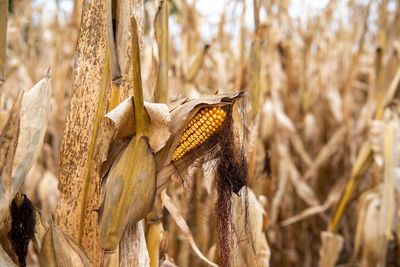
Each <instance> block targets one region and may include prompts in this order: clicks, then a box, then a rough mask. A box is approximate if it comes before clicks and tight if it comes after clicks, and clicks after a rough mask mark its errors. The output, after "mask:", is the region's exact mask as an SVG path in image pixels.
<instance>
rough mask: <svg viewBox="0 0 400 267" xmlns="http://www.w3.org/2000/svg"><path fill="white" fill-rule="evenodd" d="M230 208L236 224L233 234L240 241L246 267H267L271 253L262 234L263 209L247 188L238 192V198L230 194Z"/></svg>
mask: <svg viewBox="0 0 400 267" xmlns="http://www.w3.org/2000/svg"><path fill="white" fill-rule="evenodd" d="M246 198H247V199H246ZM246 201H248V203H246ZM232 206H233V212H234V217H235V222H236V224H235V232H236V234H237V239H238V240H240V242H239V247H240V251H241V254H242V256H243V259H244V262H245V263H246V266H259V267H261V266H266V267H267V266H269V260H270V257H271V251H270V249H269V246H268V242H267V239H266V237H265V233H264V232H263V222H264V217H265V216H266V214H265V211H264V208H263V207H262V205H261V204H260V202H259V201H258V199H257V197H256V196H255V194H254V193H253V191H252V190H251V189H250V188H248V187H247V186H244V187H243V188H242V189H241V190H240V192H239V195H238V196H237V195H236V194H232ZM246 210H247V212H246ZM254 250H255V251H254ZM234 257H237V255H236V256H234Z"/></svg>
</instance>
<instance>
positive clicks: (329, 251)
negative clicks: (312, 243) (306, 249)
mask: <svg viewBox="0 0 400 267" xmlns="http://www.w3.org/2000/svg"><path fill="white" fill-rule="evenodd" d="M321 241H322V245H321V247H320V249H319V257H320V258H319V266H320V267H322V266H323V267H333V266H335V263H336V261H337V259H338V256H339V253H340V251H341V250H342V247H343V237H342V236H341V235H339V234H335V233H333V232H327V231H323V232H321Z"/></svg>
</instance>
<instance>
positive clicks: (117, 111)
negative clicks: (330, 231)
mask: <svg viewBox="0 0 400 267" xmlns="http://www.w3.org/2000/svg"><path fill="white" fill-rule="evenodd" d="M133 98H134V97H133V96H130V97H128V98H127V99H125V100H124V101H123V102H122V103H121V104H119V105H118V106H117V107H115V108H114V109H113V110H111V111H110V112H109V113H107V114H106V115H104V118H103V120H102V126H101V127H102V130H103V131H108V132H109V135H108V136H109V139H110V140H109V141H108V144H107V143H104V145H106V146H107V145H108V146H110V143H111V142H112V141H114V140H121V139H123V138H125V137H128V136H131V135H133V134H135V132H136V130H135V119H134V114H135V110H134V103H133V102H134V101H133ZM144 107H145V109H146V111H147V114H148V115H149V117H150V131H149V133H150V135H149V144H150V146H151V148H152V149H153V150H154V152H157V151H159V150H160V149H161V148H162V147H163V146H164V145H165V143H166V142H167V141H168V138H169V136H170V133H169V128H168V127H169V123H170V121H171V118H170V114H169V111H168V107H167V106H166V105H165V104H158V103H150V102H144ZM103 149H104V148H103ZM104 151H108V149H104ZM103 157H104V156H103ZM103 160H104V158H103Z"/></svg>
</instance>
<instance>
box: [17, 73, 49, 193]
mask: <svg viewBox="0 0 400 267" xmlns="http://www.w3.org/2000/svg"><path fill="white" fill-rule="evenodd" d="M50 97H51V85H50V77H49V76H47V77H45V78H43V79H42V80H41V81H39V82H38V83H37V84H36V85H35V86H34V87H33V88H32V89H30V90H29V91H28V92H26V93H25V94H24V96H23V98H22V102H21V114H20V130H19V137H18V145H17V150H16V152H15V160H14V163H13V171H12V186H11V196H12V198H13V197H14V194H15V193H16V192H17V191H18V189H19V187H20V186H21V185H22V183H23V181H24V179H25V177H26V175H27V174H28V172H29V170H30V169H31V167H32V165H33V163H34V162H35V160H36V159H37V157H38V156H39V153H40V150H41V149H42V144H43V139H44V135H45V133H46V128H47V121H48V117H49V112H50Z"/></svg>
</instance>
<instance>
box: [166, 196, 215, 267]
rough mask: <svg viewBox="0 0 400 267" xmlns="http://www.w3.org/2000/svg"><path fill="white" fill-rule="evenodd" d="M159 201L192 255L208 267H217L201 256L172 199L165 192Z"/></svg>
mask: <svg viewBox="0 0 400 267" xmlns="http://www.w3.org/2000/svg"><path fill="white" fill-rule="evenodd" d="M161 199H162V202H163V205H164V206H165V208H166V209H167V210H168V212H169V213H170V214H171V216H172V218H173V219H174V221H175V222H176V224H177V225H178V227H179V229H180V230H181V231H182V232H183V234H184V237H185V239H186V240H187V241H188V242H189V244H190V246H191V247H192V249H193V251H194V253H195V254H196V255H197V256H198V257H199V258H200V259H201V260H202V261H204V262H205V263H207V264H208V265H210V266H214V267H218V265H217V264H215V263H213V262H211V261H210V260H209V259H207V258H206V257H205V256H204V255H203V253H201V251H200V249H199V248H198V247H197V245H196V243H195V242H194V239H193V236H192V234H191V232H190V229H189V226H188V225H187V223H186V221H185V219H184V218H183V217H182V215H181V214H180V212H179V209H178V207H177V206H176V204H175V203H174V202H173V201H172V199H171V198H170V197H169V196H168V195H167V193H166V192H165V191H163V192H162V193H161Z"/></svg>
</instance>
